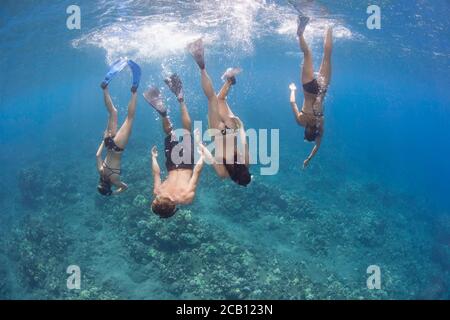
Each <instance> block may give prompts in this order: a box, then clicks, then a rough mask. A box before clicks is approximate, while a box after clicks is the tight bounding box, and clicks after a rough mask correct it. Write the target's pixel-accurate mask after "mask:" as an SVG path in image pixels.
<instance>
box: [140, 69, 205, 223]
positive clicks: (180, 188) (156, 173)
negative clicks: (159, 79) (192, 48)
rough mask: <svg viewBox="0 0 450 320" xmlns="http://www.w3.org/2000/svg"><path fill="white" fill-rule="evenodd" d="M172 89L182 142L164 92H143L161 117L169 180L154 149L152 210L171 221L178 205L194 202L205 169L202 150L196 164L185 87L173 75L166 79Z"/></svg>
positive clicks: (155, 89)
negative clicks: (181, 125) (175, 99)
mask: <svg viewBox="0 0 450 320" xmlns="http://www.w3.org/2000/svg"><path fill="white" fill-rule="evenodd" d="M165 82H166V84H167V85H168V87H169V88H170V90H171V91H172V92H173V93H174V94H175V95H176V97H177V100H178V102H179V103H180V108H181V120H182V123H183V129H184V130H183V136H182V138H181V139H180V140H178V139H177V137H176V136H175V134H174V131H173V126H172V123H171V121H170V119H169V117H168V115H167V108H166V106H165V105H164V103H163V100H162V97H161V93H160V92H159V90H158V89H157V88H155V87H150V88H148V89H147V90H146V91H145V92H144V98H145V100H147V102H148V103H149V104H150V105H151V106H152V107H153V108H154V109H155V110H156V111H158V113H159V114H160V116H161V119H162V124H163V130H164V132H165V133H166V135H167V136H166V138H165V139H164V149H165V150H164V151H165V156H166V168H167V172H168V175H167V178H166V180H165V181H162V180H161V170H160V168H159V165H158V160H157V157H158V151H157V150H156V147H153V148H152V172H153V178H154V186H153V194H154V196H155V198H154V200H153V202H152V210H153V212H154V213H155V214H157V215H158V216H160V217H161V218H169V217H171V216H173V215H174V214H175V212H176V211H177V205H179V204H189V203H191V202H192V201H193V199H194V196H195V190H196V188H197V183H198V179H199V177H200V172H201V170H202V168H203V163H204V161H203V160H204V156H203V152H202V151H201V150H199V153H200V159H199V161H198V162H197V164H195V163H194V141H193V137H192V132H191V131H192V128H191V127H192V125H191V119H190V117H189V113H188V110H187V106H186V103H185V102H184V95H183V86H182V83H181V80H180V78H179V77H178V76H177V75H176V74H173V75H171V76H170V77H168V78H167V79H166V80H165Z"/></svg>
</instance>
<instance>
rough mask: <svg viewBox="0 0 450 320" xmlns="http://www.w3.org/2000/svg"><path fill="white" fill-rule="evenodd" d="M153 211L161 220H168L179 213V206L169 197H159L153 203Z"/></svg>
mask: <svg viewBox="0 0 450 320" xmlns="http://www.w3.org/2000/svg"><path fill="white" fill-rule="evenodd" d="M152 211H153V213H155V214H156V215H158V216H159V217H160V218H164V219H166V218H170V217H171V216H173V215H174V214H175V212H177V206H176V204H175V203H174V202H173V201H172V200H170V199H169V198H167V197H158V198H156V199H155V200H153V202H152Z"/></svg>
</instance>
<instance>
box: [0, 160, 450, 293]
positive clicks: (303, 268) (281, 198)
mask: <svg viewBox="0 0 450 320" xmlns="http://www.w3.org/2000/svg"><path fill="white" fill-rule="evenodd" d="M145 165H146V163H145V162H144V161H139V162H136V163H133V164H132V165H130V168H129V171H130V173H131V174H130V175H129V176H128V177H127V178H128V179H129V180H128V181H127V182H129V184H130V186H132V187H131V188H130V189H129V190H127V192H125V193H124V194H122V195H120V196H119V197H110V198H104V197H101V196H100V195H98V194H96V193H95V190H93V191H92V190H89V192H91V193H86V192H85V191H81V190H78V188H76V187H74V186H73V185H71V184H70V182H68V180H67V177H66V176H64V175H61V174H60V173H59V172H51V171H50V172H47V173H46V176H40V175H39V173H37V172H36V170H34V168H31V169H25V170H23V171H22V172H21V173H20V174H19V177H20V178H19V188H20V189H21V190H22V191H21V192H22V195H21V198H20V200H21V203H22V205H24V206H26V207H27V208H28V210H29V212H28V213H27V214H26V215H24V216H23V218H22V219H20V220H19V221H18V222H17V224H16V225H15V226H14V228H12V229H11V230H10V231H9V232H8V236H5V237H4V238H3V239H2V243H3V244H4V246H3V247H5V248H6V249H7V250H5V251H4V253H3V255H4V256H7V258H8V259H10V260H11V262H12V263H10V264H12V265H14V268H15V269H14V270H13V272H14V273H15V278H16V279H17V280H18V281H19V287H20V288H22V289H23V292H26V293H27V295H28V296H29V297H33V298H38V299H118V298H150V299H151V298H183V299H193V298H196V299H200V298H216V299H268V298H271V299H392V298H401V299H412V298H426V299H428V298H439V299H443V298H446V297H448V287H449V284H448V280H447V279H448V261H449V259H448V256H449V251H448V235H449V229H450V228H449V223H448V215H445V214H444V215H442V216H441V217H440V218H439V219H436V220H430V219H429V216H427V215H426V214H424V212H426V208H425V206H422V205H421V204H420V205H419V202H417V201H416V202H411V199H409V198H406V197H402V196H401V195H398V194H391V193H389V192H387V191H386V190H383V189H382V188H381V187H380V186H379V185H377V184H375V183H369V184H359V183H357V182H355V181H342V182H340V183H336V182H333V181H331V182H330V181H327V180H324V179H323V178H322V177H320V176H319V177H317V176H316V177H309V176H307V177H306V179H309V180H307V181H306V182H305V184H311V185H320V184H322V185H327V186H329V188H330V189H332V190H333V193H332V194H331V193H322V198H321V199H316V198H314V196H309V195H308V194H306V195H305V193H307V191H304V192H299V191H293V190H287V189H283V183H280V184H274V183H263V182H261V181H259V180H256V181H254V182H252V185H251V187H249V188H245V189H242V188H240V187H238V186H236V185H234V184H233V183H228V182H224V183H220V184H218V183H217V180H216V177H215V176H214V174H213V172H211V171H206V172H205V173H204V176H202V184H201V186H200V188H199V190H198V195H197V200H196V202H195V203H194V204H193V205H192V206H190V207H188V208H182V209H181V210H179V211H178V212H177V214H176V215H175V216H174V217H173V218H171V219H168V220H166V219H160V218H159V217H157V216H156V215H154V214H153V213H152V212H151V210H150V202H151V198H150V196H149V195H151V185H150V184H149V181H150V179H147V180H146V179H142V176H140V175H139V174H135V173H136V172H142V170H143V167H144V166H145ZM35 183H37V184H35ZM41 184H42V185H44V187H41V188H38V189H36V188H37V185H41ZM28 190H31V191H33V192H26V191H28ZM328 197H330V199H333V201H329V198H328ZM87 199H88V200H87ZM236 199H239V201H237V200H236ZM386 199H389V200H386ZM81 200H83V201H81ZM30 205H31V207H30ZM31 208H32V209H33V210H30V209H31ZM409 212H412V213H411V214H409ZM411 215H414V219H416V222H417V223H415V224H411V223H410V219H411ZM432 235H433V236H432ZM399 239H401V241H399ZM114 254H118V255H119V257H118V259H112V260H111V262H109V261H110V260H109V259H108V255H114ZM0 256H1V252H0ZM73 261H76V262H80V263H82V265H83V273H82V288H81V290H72V291H69V290H67V288H66V287H65V285H66V283H65V279H66V274H65V268H66V267H67V266H68V265H69V264H70V263H71V262H73ZM105 263H106V266H108V263H113V264H118V265H120V264H124V265H123V267H120V268H119V269H117V270H116V271H114V272H112V273H111V274H110V275H104V274H102V272H103V269H104V268H105V266H104V265H103V264H105ZM371 264H379V265H380V266H381V268H382V272H383V282H382V289H381V290H368V289H367V287H366V279H367V274H366V268H367V267H368V266H369V265H371ZM111 267H113V265H111ZM108 270H109V269H108ZM11 272H12V270H8V272H7V271H6V270H4V269H1V268H0V275H1V277H0V279H1V278H4V279H6V278H8V277H7V275H8V274H9V273H11ZM3 275H5V276H3ZM411 275H421V276H420V277H419V276H417V277H415V276H411ZM149 283H151V284H152V288H157V289H155V290H153V291H152V290H149V291H148V292H149V293H147V295H146V294H145V293H143V294H140V295H135V292H136V291H138V290H136V289H137V288H139V287H144V286H146V287H148V286H149V285H150V284H149ZM146 292H147V291H146ZM14 294H16V295H18V294H21V293H17V292H16V293H14V289H13V288H11V285H10V283H9V282H8V281H7V280H4V281H2V282H0V297H5V298H8V297H13V298H14V297H15V295H14Z"/></svg>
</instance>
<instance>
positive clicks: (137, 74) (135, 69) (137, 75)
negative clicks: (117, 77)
mask: <svg viewBox="0 0 450 320" xmlns="http://www.w3.org/2000/svg"><path fill="white" fill-rule="evenodd" d="M128 66H129V67H130V69H131V73H132V74H133V85H132V86H131V92H136V91H137V88H138V87H139V82H140V81H141V67H139V65H138V64H137V63H136V62H134V61H133V60H128Z"/></svg>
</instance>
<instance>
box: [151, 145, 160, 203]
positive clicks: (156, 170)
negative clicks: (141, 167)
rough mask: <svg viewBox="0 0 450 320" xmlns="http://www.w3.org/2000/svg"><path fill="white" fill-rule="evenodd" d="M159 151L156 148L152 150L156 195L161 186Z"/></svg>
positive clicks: (154, 190) (154, 191)
mask: <svg viewBox="0 0 450 320" xmlns="http://www.w3.org/2000/svg"><path fill="white" fill-rule="evenodd" d="M157 157H158V151H157V150H156V147H153V148H152V174H153V193H154V194H155V195H156V193H157V190H158V189H159V187H160V186H161V169H160V168H159V164H158V159H157Z"/></svg>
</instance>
